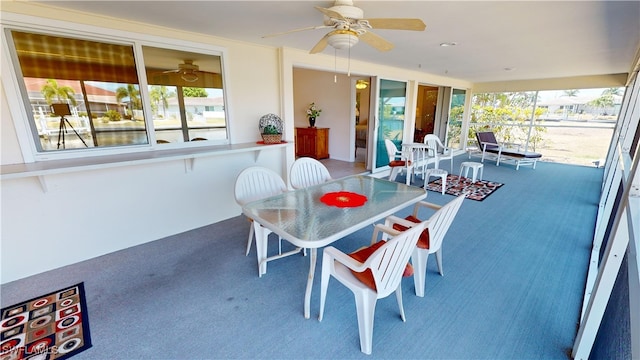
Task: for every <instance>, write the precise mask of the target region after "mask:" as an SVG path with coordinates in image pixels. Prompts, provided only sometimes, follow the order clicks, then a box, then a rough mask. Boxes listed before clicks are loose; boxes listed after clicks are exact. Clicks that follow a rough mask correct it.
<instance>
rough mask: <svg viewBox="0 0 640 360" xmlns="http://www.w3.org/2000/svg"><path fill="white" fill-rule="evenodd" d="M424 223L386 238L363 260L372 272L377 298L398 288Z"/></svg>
mask: <svg viewBox="0 0 640 360" xmlns="http://www.w3.org/2000/svg"><path fill="white" fill-rule="evenodd" d="M425 225H426V222H422V223H420V224H417V225H416V226H414V227H412V228H410V229H409V230H407V231H403V232H401V233H400V234H399V235H397V236H395V237H393V238H391V239H389V240H387V242H386V243H385V244H384V245H382V246H380V248H378V249H377V250H376V251H375V252H374V253H373V254H371V256H369V258H368V259H367V261H365V263H364V265H365V266H367V267H368V268H369V269H371V272H372V273H373V279H374V281H375V283H376V290H377V293H378V298H383V297H385V296H387V295H389V294H391V293H392V292H394V291H395V290H396V289H397V288H398V285H399V284H400V281H402V274H403V273H404V270H405V268H406V266H407V262H408V261H409V258H410V257H411V254H412V253H413V249H415V247H416V244H417V243H418V238H420V234H421V233H422V231H423V230H424V228H425Z"/></svg>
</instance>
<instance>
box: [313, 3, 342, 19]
mask: <svg viewBox="0 0 640 360" xmlns="http://www.w3.org/2000/svg"><path fill="white" fill-rule="evenodd" d="M315 8H316V10H318V11H320V12H321V13H323V14H325V15H326V16H328V17H330V18H334V19H339V20H347V19H345V18H344V16H342V14H340V13H339V12H337V11H333V10H331V9H325V8H322V7H320V6H315Z"/></svg>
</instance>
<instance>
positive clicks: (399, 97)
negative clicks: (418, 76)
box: [373, 79, 407, 171]
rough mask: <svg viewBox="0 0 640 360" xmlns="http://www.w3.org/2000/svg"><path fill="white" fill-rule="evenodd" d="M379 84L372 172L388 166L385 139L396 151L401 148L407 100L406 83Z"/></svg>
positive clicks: (388, 81)
mask: <svg viewBox="0 0 640 360" xmlns="http://www.w3.org/2000/svg"><path fill="white" fill-rule="evenodd" d="M379 84H380V85H379V89H378V98H377V99H376V104H377V109H376V114H377V116H376V117H377V118H376V133H375V137H376V139H375V145H376V146H375V149H374V153H375V158H374V159H373V165H374V166H373V170H374V171H375V170H376V169H380V168H383V167H386V166H387V165H389V156H388V155H387V150H386V148H385V146H384V141H385V139H389V140H391V141H393V142H394V143H395V144H396V146H397V147H398V149H400V148H401V146H402V142H403V138H404V124H405V123H404V120H405V115H404V114H405V106H406V100H407V83H406V82H404V81H394V80H385V79H380V82H379Z"/></svg>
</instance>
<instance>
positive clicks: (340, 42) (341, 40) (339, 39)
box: [327, 30, 358, 50]
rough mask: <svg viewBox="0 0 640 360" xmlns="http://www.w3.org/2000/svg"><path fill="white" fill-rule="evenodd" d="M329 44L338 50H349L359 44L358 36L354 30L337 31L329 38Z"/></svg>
mask: <svg viewBox="0 0 640 360" xmlns="http://www.w3.org/2000/svg"><path fill="white" fill-rule="evenodd" d="M327 42H328V43H329V45H331V46H332V47H333V48H336V49H338V50H342V49H348V48H350V47H352V46H353V45H355V44H357V43H358V34H357V33H356V32H355V31H352V30H336V31H334V32H333V33H332V34H331V35H330V36H329V37H328V38H327Z"/></svg>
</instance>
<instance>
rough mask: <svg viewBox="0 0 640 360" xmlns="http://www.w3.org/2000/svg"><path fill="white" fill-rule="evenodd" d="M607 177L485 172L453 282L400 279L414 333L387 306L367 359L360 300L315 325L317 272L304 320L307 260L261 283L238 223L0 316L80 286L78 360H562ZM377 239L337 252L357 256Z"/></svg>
mask: <svg viewBox="0 0 640 360" xmlns="http://www.w3.org/2000/svg"><path fill="white" fill-rule="evenodd" d="M466 160H467V159H466V157H465V158H461V157H460V158H458V159H456V163H455V164H456V165H454V166H459V163H460V162H461V161H466ZM447 170H448V169H447ZM453 173H454V174H457V168H455V167H454V171H453ZM601 177H602V169H597V168H589V167H581V166H571V165H561V164H553V163H538V166H537V169H535V170H534V169H531V168H530V167H525V168H521V169H520V170H518V171H516V170H515V168H514V167H512V166H509V165H505V166H500V167H496V166H495V165H494V164H491V163H487V164H486V165H485V169H484V176H483V178H484V179H485V180H491V181H497V182H501V183H504V184H505V185H504V186H503V187H502V188H500V189H498V190H497V191H496V192H495V193H494V194H492V195H491V196H490V197H488V198H487V199H486V200H484V201H482V202H477V201H470V200H465V202H464V203H463V205H462V208H461V209H460V212H459V213H458V216H457V218H456V219H455V221H454V223H453V225H452V228H451V229H450V231H449V233H448V234H447V236H446V237H445V241H444V244H443V251H444V256H443V260H444V272H445V276H443V277H441V276H440V275H439V274H438V273H437V270H436V263H435V259H434V258H433V257H432V258H431V259H430V260H429V264H428V273H427V284H426V290H425V292H426V295H425V297H424V298H418V297H416V296H415V293H414V285H413V278H405V279H404V280H403V291H404V305H405V312H406V315H407V322H406V323H403V322H402V321H401V320H400V317H399V314H398V310H397V304H396V302H395V298H394V297H393V296H391V297H389V298H386V299H383V300H381V301H379V302H378V305H377V308H376V314H375V325H374V339H373V354H372V355H371V356H366V355H364V354H362V353H361V352H360V345H359V340H358V326H357V322H356V315H355V304H354V300H353V295H352V294H351V293H350V292H349V290H347V289H346V288H345V287H343V286H342V285H340V284H339V283H338V282H336V281H335V280H332V281H331V282H330V284H329V291H328V295H327V304H326V308H325V316H324V320H323V321H322V322H318V320H317V315H318V308H319V288H320V287H319V284H320V276H319V274H320V266H319V265H318V268H317V271H316V274H317V275H318V276H316V279H315V283H314V292H313V295H312V299H311V319H309V320H305V319H304V317H303V315H302V304H303V294H304V287H305V283H306V275H307V272H308V258H306V257H304V256H302V255H299V256H292V257H288V258H285V259H281V260H278V261H275V262H271V263H269V266H268V272H267V274H266V275H265V276H263V277H262V278H258V275H257V264H256V260H255V246H254V247H253V248H252V251H251V253H250V255H249V256H244V250H245V246H246V239H247V236H248V231H249V225H248V222H247V221H246V219H245V218H244V217H243V216H238V217H234V218H232V219H229V220H226V221H222V222H219V223H216V224H212V225H210V226H206V227H203V228H199V229H195V230H192V231H189V232H186V233H183V234H179V235H175V236H171V237H168V238H164V239H161V240H158V241H155V242H151V243H148V244H145V245H141V246H136V247H133V248H130V249H126V250H123V251H119V252H116V253H112V254H108V255H105V256H102V257H99V258H95V259H91V260H88V261H85V262H82V263H78V264H74V265H71V266H67V267H64V268H61V269H56V270H53V271H50V272H47V273H44V274H39V275H36V276H33V277H30V278H27V279H23V280H19V281H16V282H12V283H8V284H4V285H2V288H1V290H2V306H6V305H10V304H12V303H16V302H19V301H21V300H24V299H29V298H32V297H35V296H37V295H39V294H41V293H46V292H48V291H51V290H55V289H57V288H60V287H63V286H65V285H68V284H73V283H77V282H80V281H84V282H85V289H86V295H87V305H88V313H89V321H90V325H91V334H92V338H93V347H92V348H91V349H89V350H87V351H85V352H83V353H81V354H78V355H77V356H75V357H74V359H300V358H305V359H350V358H375V359H378V358H380V359H567V358H569V356H568V355H567V354H568V353H569V352H570V348H571V347H572V345H573V340H574V338H575V335H576V331H577V325H578V318H579V313H580V308H581V305H582V295H583V291H584V283H585V278H586V270H587V265H588V260H589V255H590V244H591V241H592V237H593V230H594V229H593V228H594V223H595V217H596V212H597V205H598V199H599V191H600V183H601ZM398 180H399V181H401V179H398ZM451 199H453V197H452V196H450V195H441V194H439V193H435V192H429V193H428V201H431V202H435V203H438V204H444V203H446V202H448V201H450V200H451ZM410 211H411V209H410V208H407V209H405V210H403V211H401V212H400V213H399V215H407V214H409V213H410ZM422 216H423V217H427V216H428V214H427V213H424V214H423V215H422ZM371 231H372V228H370V227H368V228H365V229H363V230H360V231H359V232H357V233H355V234H352V235H351V236H348V237H346V238H344V239H342V240H340V241H339V242H337V243H335V244H334V246H335V247H337V248H339V249H341V250H343V251H345V252H347V251H351V250H354V249H356V248H358V247H360V246H362V245H364V244H367V243H368V242H369V240H370V236H371ZM276 243H277V241H272V245H274V247H272V248H271V249H270V252H272V253H273V252H275V251H277V250H276V248H275V245H276ZM320 263H321V252H319V259H318V264H320Z"/></svg>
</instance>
